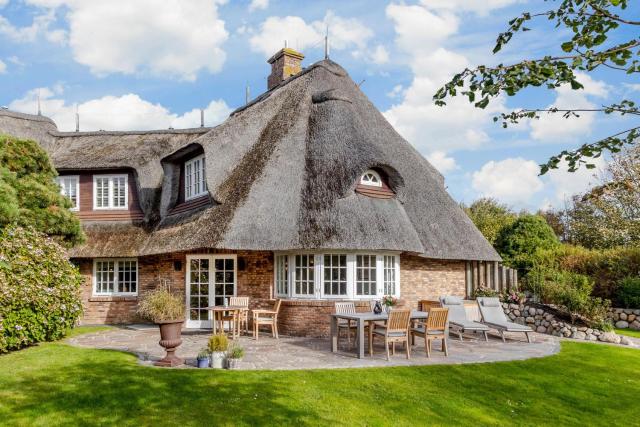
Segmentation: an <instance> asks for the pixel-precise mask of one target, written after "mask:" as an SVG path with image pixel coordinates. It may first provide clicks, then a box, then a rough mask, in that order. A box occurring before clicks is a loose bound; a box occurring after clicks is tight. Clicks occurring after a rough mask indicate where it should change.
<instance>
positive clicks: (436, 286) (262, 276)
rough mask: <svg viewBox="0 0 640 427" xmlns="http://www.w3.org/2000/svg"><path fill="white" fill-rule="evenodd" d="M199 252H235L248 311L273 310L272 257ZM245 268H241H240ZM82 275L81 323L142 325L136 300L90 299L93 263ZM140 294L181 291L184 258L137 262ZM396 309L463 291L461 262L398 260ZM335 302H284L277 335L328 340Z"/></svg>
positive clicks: (363, 305) (364, 305)
mask: <svg viewBox="0 0 640 427" xmlns="http://www.w3.org/2000/svg"><path fill="white" fill-rule="evenodd" d="M197 253H236V254H237V256H238V260H242V261H239V263H238V264H239V268H238V279H237V281H238V283H237V294H238V295H239V296H248V297H249V298H250V308H258V307H259V308H271V307H272V305H273V300H270V299H269V298H270V293H271V288H272V286H273V255H272V253H271V252H256V251H239V252H229V251H227V252H220V251H218V252H215V251H208V252H207V251H199V252H197ZM174 261H182V270H181V271H177V272H176V271H174V266H173V263H174ZM241 263H244V268H242V269H241V268H240V267H241V265H240V264H241ZM80 269H81V273H82V274H83V275H84V276H85V279H86V280H85V284H84V286H83V302H84V307H85V314H84V318H83V320H82V323H84V324H96V323H132V322H140V321H141V320H140V319H138V318H137V316H136V315H135V310H136V306H137V297H124V298H123V297H115V298H114V297H92V296H91V293H92V283H91V273H92V269H93V263H92V261H91V260H85V261H82V262H81V263H80ZM138 272H139V280H138V286H139V294H143V293H144V292H146V291H148V290H149V289H153V288H154V287H156V286H157V285H158V284H159V279H160V278H162V279H168V280H169V283H170V284H171V285H172V286H173V287H174V289H177V290H180V291H181V292H184V289H185V274H186V254H185V253H176V254H168V255H160V256H151V257H141V258H139V259H138ZM400 292H401V299H400V305H402V306H407V307H411V308H418V301H419V300H421V299H436V298H437V297H438V296H440V295H444V294H448V295H460V296H464V292H465V270H464V262H463V261H440V260H431V259H425V258H421V257H417V256H405V255H402V256H401V257H400ZM357 304H358V310H368V309H369V303H368V302H367V301H358V302H357ZM333 311H334V301H318V300H285V301H283V302H282V305H281V308H280V314H279V322H278V324H279V332H280V333H281V334H283V335H294V336H319V337H321V336H328V335H329V315H330V314H331V313H333Z"/></svg>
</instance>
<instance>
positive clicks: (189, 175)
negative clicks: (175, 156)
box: [184, 154, 207, 200]
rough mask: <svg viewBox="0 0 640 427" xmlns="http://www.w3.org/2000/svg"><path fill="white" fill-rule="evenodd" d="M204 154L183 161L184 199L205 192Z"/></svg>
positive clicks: (198, 195)
mask: <svg viewBox="0 0 640 427" xmlns="http://www.w3.org/2000/svg"><path fill="white" fill-rule="evenodd" d="M204 166H205V163H204V154H201V155H199V156H197V157H194V158H192V159H190V160H188V161H186V162H184V199H185V200H191V199H195V198H196V197H200V196H203V195H205V194H207V183H206V180H205V167H204Z"/></svg>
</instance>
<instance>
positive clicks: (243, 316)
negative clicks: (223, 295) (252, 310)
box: [229, 297, 249, 334]
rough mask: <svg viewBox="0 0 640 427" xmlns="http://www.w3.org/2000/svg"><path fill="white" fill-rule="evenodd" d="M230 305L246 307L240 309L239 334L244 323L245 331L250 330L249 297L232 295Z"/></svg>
mask: <svg viewBox="0 0 640 427" xmlns="http://www.w3.org/2000/svg"><path fill="white" fill-rule="evenodd" d="M229 305H233V306H237V307H244V308H245V309H244V310H241V311H240V318H239V319H238V334H239V333H240V329H242V325H244V331H245V332H249V297H231V298H229Z"/></svg>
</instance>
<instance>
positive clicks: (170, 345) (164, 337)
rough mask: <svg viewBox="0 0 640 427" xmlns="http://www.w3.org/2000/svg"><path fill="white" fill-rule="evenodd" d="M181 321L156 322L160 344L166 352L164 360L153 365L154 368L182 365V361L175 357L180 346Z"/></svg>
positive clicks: (182, 321)
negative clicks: (158, 328)
mask: <svg viewBox="0 0 640 427" xmlns="http://www.w3.org/2000/svg"><path fill="white" fill-rule="evenodd" d="M183 323H184V319H183V320H165V321H163V322H156V324H157V325H158V326H159V327H160V341H158V344H160V345H161V346H162V347H164V349H165V350H166V352H167V354H166V355H165V356H164V358H162V359H160V360H158V361H157V362H155V363H154V365H156V366H165V367H173V366H178V365H182V364H183V363H184V359H181V358H179V357H178V356H176V348H177V347H178V346H180V344H182V324H183Z"/></svg>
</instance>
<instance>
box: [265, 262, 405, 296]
mask: <svg viewBox="0 0 640 427" xmlns="http://www.w3.org/2000/svg"><path fill="white" fill-rule="evenodd" d="M345 254H346V255H347V294H346V295H330V294H325V293H324V256H325V255H345ZM274 255H275V256H274V260H277V259H279V258H278V257H287V261H288V276H287V279H288V283H289V289H288V292H287V293H283V292H279V291H278V286H277V284H278V280H279V279H278V278H279V277H280V273H281V272H279V271H278V269H279V268H280V267H279V263H278V262H276V261H274V271H273V277H274V284H275V288H276V292H275V294H276V296H278V297H280V298H292V299H323V300H378V299H380V298H382V297H383V296H385V293H384V258H385V256H392V257H394V268H395V293H394V294H393V295H392V296H394V297H396V298H399V297H400V274H401V272H400V254H399V253H398V252H373V251H366V252H365V251H358V252H355V251H322V252H315V253H312V252H308V251H300V252H275V253H274ZM296 255H309V256H314V262H315V272H314V274H315V277H314V293H313V294H308V295H307V294H298V293H296V292H295V267H296ZM357 255H372V256H375V261H376V294H375V295H356V283H355V279H356V256H357Z"/></svg>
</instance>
